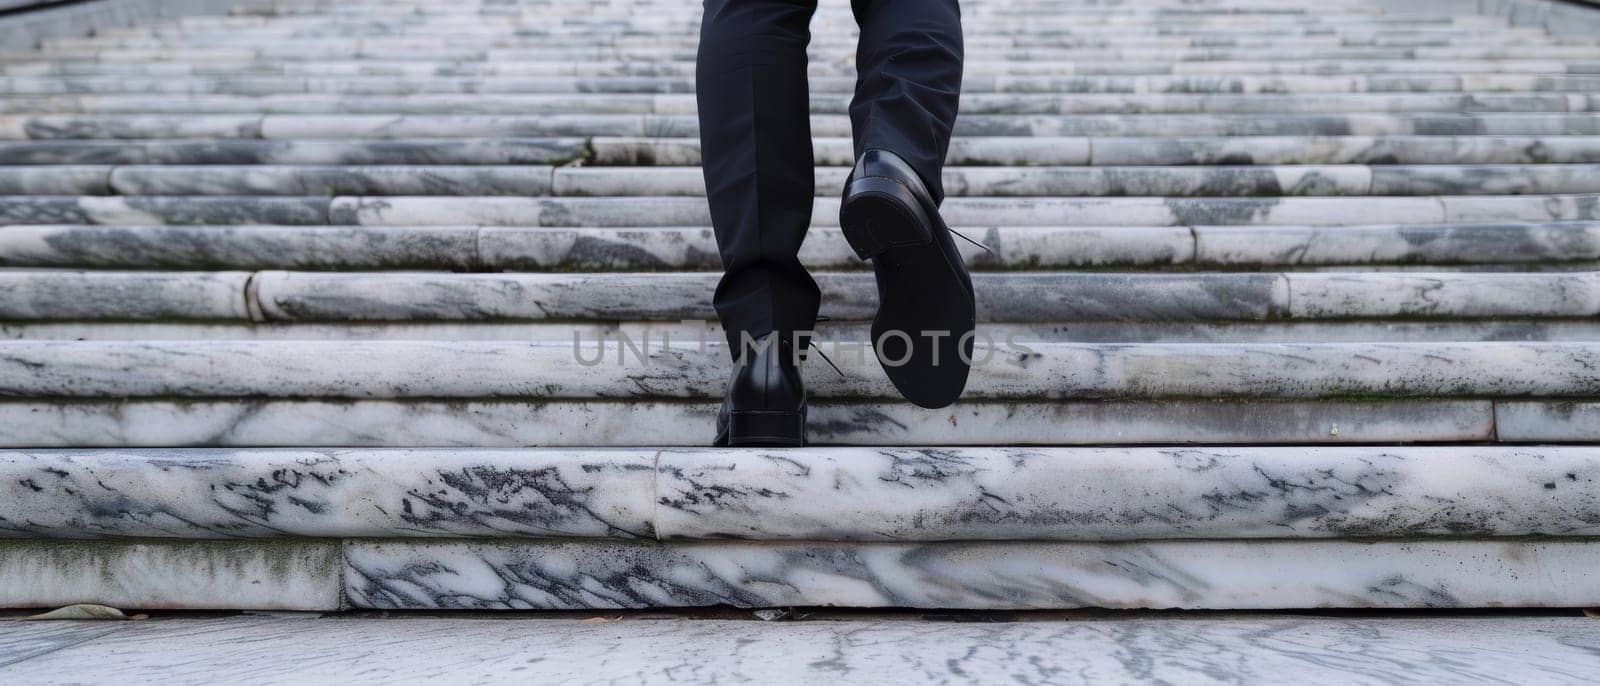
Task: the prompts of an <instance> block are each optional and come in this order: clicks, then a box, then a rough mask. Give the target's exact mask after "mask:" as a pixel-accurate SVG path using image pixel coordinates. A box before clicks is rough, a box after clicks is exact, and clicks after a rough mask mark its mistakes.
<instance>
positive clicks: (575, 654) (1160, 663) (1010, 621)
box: [0, 612, 1600, 686]
mask: <svg viewBox="0 0 1600 686" xmlns="http://www.w3.org/2000/svg"><path fill="white" fill-rule="evenodd" d="M12 619H13V618H4V619H0V683H5V684H11V685H13V686H16V685H21V684H73V683H120V684H127V683H135V684H137V683H152V684H154V683H160V684H169V685H172V684H340V685H341V686H349V685H352V684H368V683H397V682H428V683H435V684H494V683H521V684H526V683H560V684H669V683H672V684H676V683H689V684H702V683H719V684H727V683H761V684H788V683H796V684H798V683H808V684H815V683H819V680H826V681H831V682H837V683H873V684H887V683H896V684H899V683H962V684H968V683H982V684H1002V683H1005V684H1011V683H1015V684H1075V683H1130V682H1141V683H1173V684H1204V683H1285V682H1295V683H1298V684H1302V685H1303V684H1321V683H1327V684H1399V683H1435V684H1437V683H1481V682H1485V681H1510V682H1516V683H1521V684H1536V683H1585V682H1588V683H1592V679H1593V678H1594V675H1595V674H1596V673H1600V619H1593V618H1588V617H1585V616H1583V615H1582V614H1581V613H1577V612H1570V613H1552V614H1541V615H1507V614H1489V615H1459V614H1448V615H1446V614H1427V613H1417V614H1407V615H1398V616H1387V615H1386V616H1377V615H1317V614H1307V615H1288V614H1270V615H1269V614H1212V613H1203V614H1190V613H1183V614H1171V613H1135V614H1093V613H1067V614H1063V613H1050V614H1028V613H1023V614H1013V615H926V614H919V615H910V614H907V615H895V614H870V615H864V614H849V613H826V612H818V613H810V614H807V613H804V612H801V613H799V614H797V615H794V616H793V617H791V618H789V620H788V621H760V620H757V619H754V618H753V616H752V615H749V614H743V613H733V614H721V615H718V614H710V615H701V616H693V617H691V616H685V615H639V614H620V615H604V614H583V615H574V614H555V615H548V614H546V615H525V614H519V615H509V616H508V615H418V614H410V615H398V616H395V615H390V616H378V615H317V614H305V615H298V614H266V615H263V614H243V615H230V616H198V615H174V616H156V617H154V618H150V619H145V620H142V621H122V622H23V621H12Z"/></svg>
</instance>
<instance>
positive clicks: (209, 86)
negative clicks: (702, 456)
mask: <svg viewBox="0 0 1600 686" xmlns="http://www.w3.org/2000/svg"><path fill="white" fill-rule="evenodd" d="M854 87H855V79H853V78H848V77H821V78H814V79H811V90H812V92H813V93H836V94H840V95H843V94H847V93H850V92H851V91H852V90H853V89H854ZM963 88H964V89H965V90H966V91H968V92H972V93H1038V92H1067V93H1075V92H1085V93H1169V92H1185V93H1356V92H1397V93H1407V92H1410V93H1431V92H1443V93H1455V92H1467V91H1508V92H1536V93H1537V92H1554V93H1568V92H1574V93H1588V92H1593V91H1596V90H1600V76H1585V75H1564V74H1552V75H1538V74H1370V75H1346V76H1314V75H1285V76H1271V75H1244V76H1228V75H1220V76H1219V75H1199V76H988V77H986V76H973V77H970V78H966V79H964V81H963ZM0 89H3V90H4V91H5V92H8V93H15V94H18V95H70V94H75V93H86V92H88V93H159V94H164V95H186V94H187V95H216V94H228V95H261V94H269V93H336V94H342V95H346V96H351V97H358V96H362V95H405V94H410V93H491V94H492V93H580V92H588V93H595V92H600V93H692V92H693V91H694V83H693V79H692V78H689V77H652V76H636V77H627V76H623V77H484V78H461V77H452V78H381V77H342V76H333V77H327V78H322V77H283V76H249V77H238V78H219V77H205V76H201V77H184V78H168V77H161V78H156V77H95V76H64V77H58V76H50V77H41V76H8V77H3V78H0Z"/></svg>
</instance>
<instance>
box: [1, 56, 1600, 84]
mask: <svg viewBox="0 0 1600 686" xmlns="http://www.w3.org/2000/svg"><path fill="white" fill-rule="evenodd" d="M1114 58H1115V56H1114V55H1104V54H1101V55H1097V56H1095V57H1091V58H1087V59H1037V58H1036V59H1027V60H1014V59H1005V58H993V57H989V56H987V55H982V54H978V55H970V54H969V55H967V59H966V61H965V63H964V65H963V66H964V71H965V74H966V75H967V76H968V77H975V76H983V77H989V76H1026V75H1035V76H1039V75H1048V76H1155V75H1190V74H1193V75H1201V74H1204V75H1230V76H1231V75H1243V74H1277V75H1291V74H1295V75H1299V74H1318V75H1325V76H1344V75H1356V74H1600V50H1596V51H1595V54H1593V55H1590V56H1587V57H1586V58H1577V59H1567V60H1560V59H1528V58H1523V59H1450V60H1425V59H1419V58H1405V59H1389V60H1375V59H1342V58H1340V57H1338V56H1334V57H1331V58H1316V59H1298V60H1280V61H1267V60H1265V59H1261V60H1237V59H1206V60H1183V59H1136V58H1131V57H1130V58H1126V59H1120V60H1118V59H1114ZM807 71H808V73H809V75H810V76H812V77H836V76H849V77H854V76H855V75H856V69H855V66H854V65H852V64H848V63H840V62H837V61H832V60H829V61H822V60H818V61H814V62H812V63H811V64H810V66H809V67H808V69H807ZM0 72H3V73H4V74H5V75H7V76H19V77H20V76H57V77H107V76H134V77H151V76H173V77H189V76H206V77H257V76H322V77H331V76H349V77H366V76H391V77H405V78H429V77H442V78H459V77H467V76H472V77H516V76H574V77H606V76H693V75H694V72H695V61H694V59H693V58H692V57H690V58H688V59H682V58H679V59H675V60H666V59H637V60H617V59H606V58H601V59H589V60H582V61H579V60H573V59H571V58H560V57H558V58H553V59H549V60H517V61H512V62H462V61H458V60H452V61H448V62H438V61H434V62H429V61H422V60H409V61H391V60H382V61H380V60H320V61H313V60H302V61H287V62H280V61H274V60H260V61H242V60H241V61H233V62H220V61H213V62H209V63H206V64H201V65H197V64H163V63H148V62H147V63H126V62H125V63H112V64H101V63H89V64H83V65H73V66H67V65H59V64H51V65H49V66H48V68H24V69H16V68H10V67H8V68H5V69H4V70H0Z"/></svg>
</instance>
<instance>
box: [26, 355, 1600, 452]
mask: <svg viewBox="0 0 1600 686" xmlns="http://www.w3.org/2000/svg"><path fill="white" fill-rule="evenodd" d="M1589 340H1593V339H1592V338H1590V339H1589ZM817 373H823V374H828V373H832V372H831V370H826V369H818V370H815V371H813V372H811V374H817ZM719 404H720V401H719V400H717V399H714V398H709V399H703V400H698V401H673V400H653V401H647V400H639V399H614V400H531V399H516V400H460V399H448V400H438V399H434V400H414V399H380V400H359V399H336V398H329V399H313V400H304V399H299V400H297V399H263V398H249V399H231V400H228V399H223V400H218V399H176V400H174V399H140V398H133V399H115V400H108V399H75V400H62V399H44V400H40V399H32V400H29V399H12V400H7V401H0V418H3V419H5V421H4V422H3V423H0V427H3V430H0V445H3V446H8V447H17V448H43V447H61V448H76V447H105V448H120V447H129V446H145V447H170V446H195V447H218V446H232V447H258V446H271V447H299V446H354V447H415V446H456V447H464V448H486V447H499V448H518V447H523V446H529V445H544V446H573V447H579V448H593V447H597V446H636V447H640V446H646V447H647V446H704V445H708V444H709V443H710V442H711V439H712V426H713V423H714V421H715V418H716V413H717V407H718V405H719ZM810 408H811V412H810V427H809V435H810V439H811V441H812V443H813V444H838V445H846V446H864V445H865V446H871V445H889V446H893V445H924V446H946V447H947V446H957V445H961V446H995V445H1043V446H1051V445H1056V446H1062V445H1108V444H1117V445H1172V444H1174V443H1178V444H1195V445H1203V444H1216V445H1243V444H1251V445H1282V444H1349V445H1359V444H1379V443H1401V442H1403V443H1419V442H1420V443H1444V442H1456V443H1474V444H1476V443H1485V442H1493V441H1497V440H1498V441H1504V442H1506V443H1513V444H1520V443H1535V442H1538V443H1548V442H1582V443H1594V442H1596V441H1597V440H1600V433H1597V432H1596V429H1595V427H1596V426H1600V424H1597V423H1596V421H1595V419H1596V417H1600V403H1597V402H1595V401H1592V400H1588V401H1585V400H1574V401H1562V400H1538V401H1525V400H1514V399H1509V400H1496V401H1486V400H1450V399H1425V400H1415V399H1413V400H1351V399H1341V400H1339V401H1336V402H1330V401H1314V400H1303V401H1294V400H1291V401H1282V400H1226V399H1203V400H1161V401H1156V402H1149V401H1137V400H1134V401H1112V400H1099V399H1095V400H1035V401H1022V400H1018V399H1009V400H1004V401H987V400H981V399H972V400H966V401H963V402H962V403H961V404H960V405H959V406H957V407H955V408H950V409H946V410H941V411H929V410H922V409H919V408H916V407H913V406H911V405H909V404H907V403H905V402H904V401H901V400H898V399H896V400H892V401H885V402H861V401H853V402H845V401H833V400H829V399H826V398H822V399H813V402H811V403H810Z"/></svg>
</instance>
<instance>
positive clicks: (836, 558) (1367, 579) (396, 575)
mask: <svg viewBox="0 0 1600 686" xmlns="http://www.w3.org/2000/svg"><path fill="white" fill-rule="evenodd" d="M190 545H194V544H190ZM344 554H345V560H346V567H345V570H344V572H345V579H346V583H347V586H346V591H347V593H349V595H350V601H351V604H352V605H353V606H355V607H371V608H385V609H532V608H544V609H557V608H562V609H566V608H571V609H579V608H587V607H595V606H602V607H662V606H668V607H672V606H680V607H683V606H689V607H692V606H705V605H734V606H739V607H769V606H810V605H842V606H849V607H957V608H990V609H1000V608H1076V607H1104V608H1150V607H1161V608H1188V609H1200V608H1235V609H1271V608H1285V607H1371V608H1404V607H1481V606H1511V607H1568V606H1574V605H1589V604H1592V603H1593V602H1595V601H1596V600H1600V575H1596V574H1595V572H1594V571H1593V570H1594V568H1595V566H1596V565H1597V564H1600V545H1597V544H1595V543H1594V542H1592V541H1588V540H1585V539H1556V540H1551V541H1536V540H1534V541H1517V542H1499V541H1484V540H1455V541H1437V542H1415V543H1405V542H1368V541H1359V542H1358V541H1261V542H1251V541H1151V542H1136V543H932V544H920V545H919V544H912V543H856V544H850V543H783V544H776V543H754V542H744V543H741V542H720V543H695V544H687V543H686V544H676V545H663V544H651V543H630V542H612V543H594V542H582V543H576V542H525V543H507V542H463V541H451V542H409V541H392V542H387V541H371V542H367V541H362V542H352V543H350V544H348V545H347V546H346V547H345V548H344ZM1241 569H1257V570H1272V572H1271V575H1270V577H1271V581H1270V582H1268V581H1267V580H1265V579H1263V577H1262V576H1261V575H1257V574H1249V573H1241V571H1240V570H1241ZM641 578H642V579H672V580H674V583H671V584H648V585H647V586H646V587H644V588H640V585H639V584H638V583H637V582H635V581H634V580H636V579H641ZM754 580H760V581H759V582H757V581H754Z"/></svg>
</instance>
